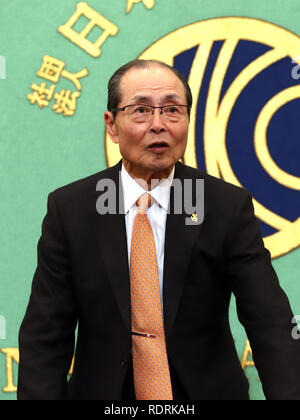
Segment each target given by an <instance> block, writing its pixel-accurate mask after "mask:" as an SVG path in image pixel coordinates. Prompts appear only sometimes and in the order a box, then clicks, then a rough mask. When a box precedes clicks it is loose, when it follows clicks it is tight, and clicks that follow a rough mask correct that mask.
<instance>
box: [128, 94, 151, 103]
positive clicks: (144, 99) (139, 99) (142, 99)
mask: <svg viewBox="0 0 300 420" xmlns="http://www.w3.org/2000/svg"><path fill="white" fill-rule="evenodd" d="M131 102H143V103H145V102H151V98H150V96H142V95H137V96H134V97H133V98H132V100H131Z"/></svg>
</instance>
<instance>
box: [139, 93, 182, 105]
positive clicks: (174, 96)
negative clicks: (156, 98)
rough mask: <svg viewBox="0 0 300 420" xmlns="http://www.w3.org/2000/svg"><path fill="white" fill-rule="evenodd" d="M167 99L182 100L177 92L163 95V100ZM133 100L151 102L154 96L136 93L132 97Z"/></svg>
mask: <svg viewBox="0 0 300 420" xmlns="http://www.w3.org/2000/svg"><path fill="white" fill-rule="evenodd" d="M166 101H181V98H180V96H179V95H177V94H176V93H170V94H168V95H165V96H163V98H162V102H166ZM131 102H132V103H133V102H142V103H149V102H152V98H151V97H150V96H144V95H136V96H134V97H133V98H132V100H131Z"/></svg>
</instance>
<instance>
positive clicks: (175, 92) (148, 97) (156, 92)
mask: <svg viewBox="0 0 300 420" xmlns="http://www.w3.org/2000/svg"><path fill="white" fill-rule="evenodd" d="M120 92H121V98H122V104H123V105H126V104H127V103H128V104H129V103H131V102H134V101H135V100H138V99H143V101H148V102H154V101H155V102H157V101H159V102H163V101H164V100H168V99H170V98H174V100H177V101H179V102H181V103H183V104H185V102H186V96H185V88H184V85H183V83H182V82H181V80H180V79H179V78H178V77H177V76H176V74H174V73H173V72H172V71H171V70H169V69H168V68H165V67H162V66H158V65H152V66H149V67H146V68H132V69H130V70H128V72H126V73H125V74H124V76H123V77H122V79H121V82H120ZM125 102H126V103H125Z"/></svg>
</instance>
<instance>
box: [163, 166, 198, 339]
mask: <svg viewBox="0 0 300 420" xmlns="http://www.w3.org/2000/svg"><path fill="white" fill-rule="evenodd" d="M194 177H195V176H194V175H193V178H194ZM175 178H176V179H179V180H180V181H181V182H182V185H183V180H184V179H185V178H189V179H191V178H192V177H191V176H189V173H188V170H187V169H186V167H185V166H184V165H182V164H176V168H175V175H174V179H175ZM182 205H183V200H182ZM182 208H183V212H182V214H174V211H173V209H174V189H173V188H171V195H170V212H169V214H168V216H167V222H166V236H165V256H164V280H163V281H164V283H163V302H164V324H165V332H166V337H168V336H169V334H170V332H171V329H172V327H173V324H174V321H175V317H176V313H177V310H178V306H179V303H180V299H181V296H182V292H183V287H184V282H185V278H186V275H187V271H188V267H189V262H190V258H191V253H192V248H193V246H194V243H195V241H196V238H197V237H198V235H199V234H200V231H201V229H202V224H201V225H198V224H196V223H195V224H192V225H187V224H186V218H187V217H191V214H186V213H185V211H184V205H183V206H182Z"/></svg>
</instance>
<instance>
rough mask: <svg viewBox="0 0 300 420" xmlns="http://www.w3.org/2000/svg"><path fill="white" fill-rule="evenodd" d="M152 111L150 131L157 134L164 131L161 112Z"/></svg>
mask: <svg viewBox="0 0 300 420" xmlns="http://www.w3.org/2000/svg"><path fill="white" fill-rule="evenodd" d="M153 111H154V112H153V115H152V120H151V131H152V132H153V133H156V134H159V133H162V132H164V131H165V124H164V116H163V114H162V110H161V109H159V108H156V109H154V110H153Z"/></svg>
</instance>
